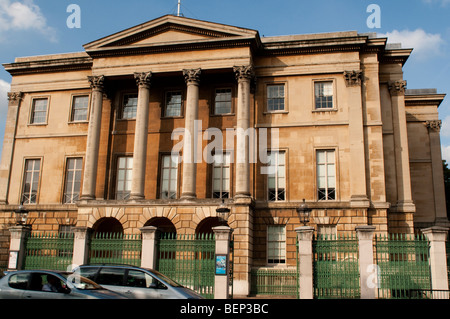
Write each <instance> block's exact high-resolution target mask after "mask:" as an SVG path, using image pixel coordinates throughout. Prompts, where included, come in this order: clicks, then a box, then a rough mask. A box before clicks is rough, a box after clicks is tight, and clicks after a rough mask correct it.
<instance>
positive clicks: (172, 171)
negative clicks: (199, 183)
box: [160, 155, 178, 198]
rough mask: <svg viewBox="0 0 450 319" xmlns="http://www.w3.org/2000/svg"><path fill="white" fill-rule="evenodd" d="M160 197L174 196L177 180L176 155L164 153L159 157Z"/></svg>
mask: <svg viewBox="0 0 450 319" xmlns="http://www.w3.org/2000/svg"><path fill="white" fill-rule="evenodd" d="M161 162H162V167H161V184H160V185H161V190H160V198H176V194H177V181H178V157H177V156H172V155H164V156H163V157H162V158H161Z"/></svg>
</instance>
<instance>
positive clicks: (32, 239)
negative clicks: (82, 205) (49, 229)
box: [24, 232, 74, 270]
mask: <svg viewBox="0 0 450 319" xmlns="http://www.w3.org/2000/svg"><path fill="white" fill-rule="evenodd" d="M73 241H74V235H73V233H45V232H31V233H30V235H29V236H28V238H27V240H26V246H25V247H26V248H25V266H24V268H25V269H27V270H30V269H48V270H67V268H68V267H69V265H71V264H72V257H73Z"/></svg>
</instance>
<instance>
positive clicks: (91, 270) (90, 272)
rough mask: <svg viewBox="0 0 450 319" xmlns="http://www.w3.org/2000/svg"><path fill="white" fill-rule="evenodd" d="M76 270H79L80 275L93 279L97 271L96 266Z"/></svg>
mask: <svg viewBox="0 0 450 319" xmlns="http://www.w3.org/2000/svg"><path fill="white" fill-rule="evenodd" d="M76 272H79V273H80V275H81V276H83V277H85V278H87V279H90V280H93V281H95V275H96V274H97V272H98V267H87V268H78V269H77V270H76Z"/></svg>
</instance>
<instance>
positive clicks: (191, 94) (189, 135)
mask: <svg viewBox="0 0 450 319" xmlns="http://www.w3.org/2000/svg"><path fill="white" fill-rule="evenodd" d="M200 74H201V69H192V70H183V75H184V78H185V81H186V85H187V94H186V114H185V116H184V118H185V134H184V139H183V142H184V145H183V182H182V191H181V198H184V199H189V198H196V197H197V195H196V173H197V172H196V171H197V164H196V161H195V152H196V151H197V149H196V139H197V130H196V127H195V121H196V120H197V118H198V99H199V84H200Z"/></svg>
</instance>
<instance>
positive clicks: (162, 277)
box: [151, 269, 184, 287]
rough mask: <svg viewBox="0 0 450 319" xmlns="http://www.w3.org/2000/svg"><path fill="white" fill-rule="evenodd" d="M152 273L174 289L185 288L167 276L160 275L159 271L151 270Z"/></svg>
mask: <svg viewBox="0 0 450 319" xmlns="http://www.w3.org/2000/svg"><path fill="white" fill-rule="evenodd" d="M151 272H152V273H154V274H155V275H156V276H158V277H159V278H161V279H162V280H164V281H165V282H166V283H167V284H169V285H171V286H172V287H184V286H183V285H180V284H179V283H177V282H176V281H173V280H172V279H170V278H169V277H167V276H166V275H163V274H162V273H160V272H159V271H156V270H153V269H152V270H151Z"/></svg>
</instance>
